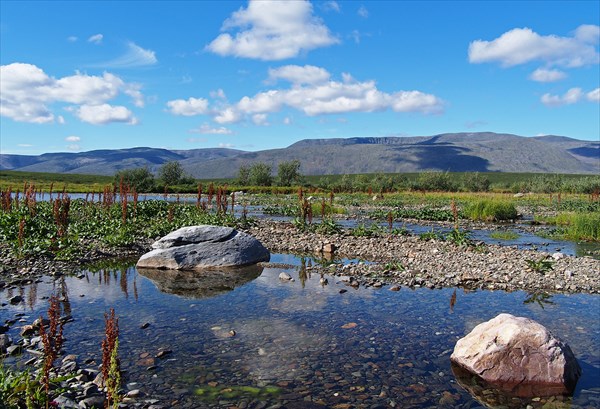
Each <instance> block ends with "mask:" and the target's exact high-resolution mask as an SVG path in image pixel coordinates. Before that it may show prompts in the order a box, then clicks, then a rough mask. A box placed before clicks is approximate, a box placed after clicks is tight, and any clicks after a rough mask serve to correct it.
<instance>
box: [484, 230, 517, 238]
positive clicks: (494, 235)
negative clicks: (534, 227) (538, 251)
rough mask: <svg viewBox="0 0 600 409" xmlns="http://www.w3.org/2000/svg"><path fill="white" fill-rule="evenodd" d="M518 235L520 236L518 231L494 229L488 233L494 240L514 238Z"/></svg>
mask: <svg viewBox="0 0 600 409" xmlns="http://www.w3.org/2000/svg"><path fill="white" fill-rule="evenodd" d="M519 237H521V236H520V235H519V233H516V232H514V231H494V232H492V233H490V238H492V239H496V240H516V239H518V238H519Z"/></svg>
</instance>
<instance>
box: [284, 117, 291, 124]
mask: <svg viewBox="0 0 600 409" xmlns="http://www.w3.org/2000/svg"><path fill="white" fill-rule="evenodd" d="M283 124H284V125H291V124H292V118H290V117H289V116H286V117H285V118H283Z"/></svg>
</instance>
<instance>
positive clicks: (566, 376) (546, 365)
mask: <svg viewBox="0 0 600 409" xmlns="http://www.w3.org/2000/svg"><path fill="white" fill-rule="evenodd" d="M450 359H451V361H452V362H453V363H454V364H457V365H459V366H460V367H462V368H464V369H466V370H467V371H469V372H471V373H473V374H475V375H477V376H479V377H481V378H482V379H483V380H484V381H486V382H489V383H492V384H494V385H498V386H499V387H501V388H502V389H505V390H507V391H509V392H511V393H513V394H515V395H517V396H521V397H534V396H553V395H558V394H565V393H570V392H572V391H573V389H574V388H575V384H576V383H577V380H578V379H579V376H580V375H581V368H580V366H579V364H578V363H577V360H576V359H575V356H574V355H573V352H572V351H571V348H570V347H569V346H568V345H567V344H565V343H563V342H562V341H561V340H559V339H558V338H556V337H555V336H553V335H552V334H551V333H550V332H549V331H548V330H547V329H546V328H545V327H544V326H542V325H541V324H538V323H537V322H535V321H532V320H530V319H528V318H523V317H515V316H512V315H510V314H500V315H498V316H497V317H496V318H493V319H491V320H490V321H487V322H484V323H481V324H479V325H477V326H476V327H475V328H474V329H473V331H471V332H470V333H469V334H468V335H467V336H465V337H464V338H461V339H460V340H458V342H457V343H456V346H455V348H454V352H453V353H452V356H451V357H450Z"/></svg>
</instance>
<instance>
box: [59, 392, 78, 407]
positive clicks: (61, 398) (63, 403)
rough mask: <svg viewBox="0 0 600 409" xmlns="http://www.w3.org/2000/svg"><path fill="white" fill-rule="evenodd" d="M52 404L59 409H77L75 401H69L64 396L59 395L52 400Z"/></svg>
mask: <svg viewBox="0 0 600 409" xmlns="http://www.w3.org/2000/svg"><path fill="white" fill-rule="evenodd" d="M54 402H56V403H57V404H58V407H59V408H61V409H77V408H79V405H78V404H77V403H75V401H74V400H73V399H70V398H68V397H67V396H64V395H59V396H58V397H56V398H54Z"/></svg>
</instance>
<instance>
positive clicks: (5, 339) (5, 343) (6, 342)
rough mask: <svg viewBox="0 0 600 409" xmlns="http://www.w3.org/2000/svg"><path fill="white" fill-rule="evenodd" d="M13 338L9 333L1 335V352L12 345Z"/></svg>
mask: <svg viewBox="0 0 600 409" xmlns="http://www.w3.org/2000/svg"><path fill="white" fill-rule="evenodd" d="M11 344H12V340H11V339H10V337H9V336H8V335H7V334H2V335H0V353H4V352H6V348H8V347H9V346H11Z"/></svg>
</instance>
